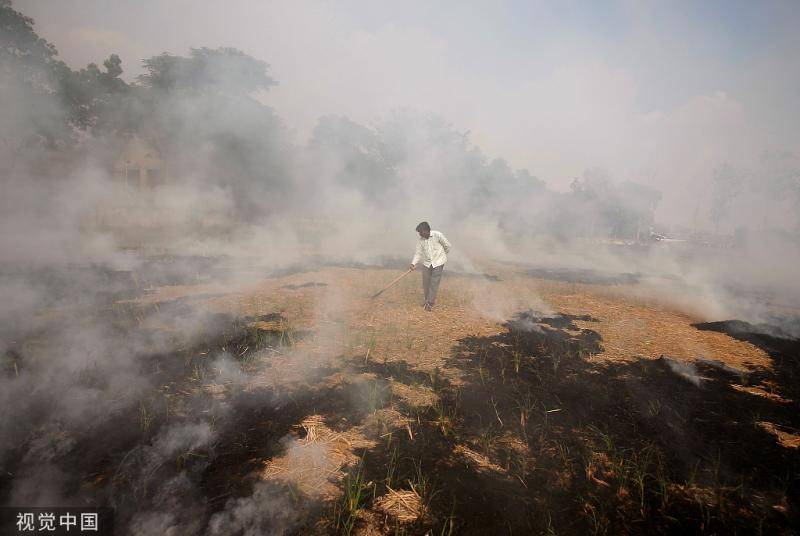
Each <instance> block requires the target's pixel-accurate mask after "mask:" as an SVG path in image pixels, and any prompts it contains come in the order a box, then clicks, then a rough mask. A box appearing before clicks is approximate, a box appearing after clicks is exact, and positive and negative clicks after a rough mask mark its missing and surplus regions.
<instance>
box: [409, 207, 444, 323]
mask: <svg viewBox="0 0 800 536" xmlns="http://www.w3.org/2000/svg"><path fill="white" fill-rule="evenodd" d="M417 232H418V233H419V240H418V241H417V249H416V251H415V252H414V258H413V259H412V260H411V269H412V270H415V269H416V268H417V264H419V262H420V261H422V290H423V291H424V293H425V305H423V307H424V308H425V310H426V311H430V310H432V309H433V306H434V304H435V303H436V293H437V292H438V291H439V282H440V281H441V280H442V272H443V271H444V263H445V262H447V253H448V252H449V251H450V242H448V241H447V239H446V238H445V237H444V235H443V234H442V233H440V232H439V231H431V226H430V225H428V222H426V221H424V222H422V223H420V224H419V225H417Z"/></svg>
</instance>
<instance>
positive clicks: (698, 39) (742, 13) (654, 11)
mask: <svg viewBox="0 0 800 536" xmlns="http://www.w3.org/2000/svg"><path fill="white" fill-rule="evenodd" d="M15 5H17V7H18V8H19V9H20V10H21V11H23V12H25V13H26V14H29V15H31V16H33V17H34V18H35V19H36V21H37V28H38V29H39V31H40V34H41V35H43V36H46V37H47V38H48V39H49V40H51V41H52V42H54V43H56V45H57V46H58V49H59V52H60V54H61V57H62V58H64V59H65V60H66V61H67V62H68V63H69V64H70V65H71V66H72V67H73V68H76V67H79V66H82V65H85V64H87V63H89V62H100V61H102V59H104V58H105V57H106V56H107V55H108V54H109V53H111V52H114V53H117V54H119V55H120V57H121V58H122V60H123V66H124V68H125V70H126V75H125V77H126V78H127V79H128V80H131V79H132V78H133V77H134V76H135V75H138V74H140V73H141V72H142V71H141V64H140V61H141V59H142V58H145V57H149V56H154V55H156V54H159V53H161V52H163V51H169V52H172V53H174V54H185V53H186V51H187V50H188V49H189V48H190V47H197V46H209V47H212V48H213V47H218V46H233V47H236V48H240V49H242V50H243V51H245V52H246V53H248V54H250V55H252V56H254V57H256V58H258V59H263V60H266V61H268V62H269V63H270V64H271V65H272V74H273V76H275V77H276V78H277V79H278V81H279V84H278V85H277V86H276V87H274V88H272V89H271V90H270V91H269V92H268V93H267V94H264V95H262V96H261V97H260V98H261V100H263V101H264V102H266V103H268V104H269V105H270V106H272V107H274V108H275V109H276V111H277V113H278V114H279V115H280V116H281V117H282V118H284V120H285V121H286V123H287V126H288V127H289V129H290V130H291V131H293V133H294V136H295V139H296V140H297V141H299V142H301V143H302V142H303V141H304V140H305V139H307V137H308V136H309V135H310V134H311V132H312V131H313V129H314V128H315V125H316V123H317V120H318V118H319V117H321V116H325V115H329V114H337V115H345V116H347V117H349V118H350V119H352V120H353V121H356V122H358V123H361V124H369V123H371V122H372V121H374V120H376V119H379V118H381V117H384V116H385V115H386V114H387V112H388V111H390V110H393V109H398V108H412V109H417V110H422V111H433V112H435V113H437V114H439V115H441V116H443V117H444V118H445V119H446V120H447V121H449V122H450V123H452V124H454V125H455V126H456V127H457V128H458V129H463V130H469V131H470V132H471V138H472V140H473V141H474V142H475V143H476V144H477V145H479V146H480V147H482V148H483V149H484V150H485V151H486V152H487V154H490V155H492V156H493V157H494V156H496V157H503V158H506V159H508V161H509V162H511V164H512V165H513V166H514V167H525V168H527V169H528V170H530V171H531V173H533V174H534V175H536V176H538V177H540V178H541V179H543V180H545V181H546V182H547V183H548V185H550V186H551V187H552V188H554V189H556V190H561V191H564V190H566V189H567V188H568V187H569V184H570V182H571V180H572V178H573V177H575V176H579V175H581V174H582V173H583V171H584V170H585V169H587V168H592V167H601V168H604V169H607V170H608V171H609V172H610V173H611V174H612V176H614V177H616V178H617V179H618V180H634V181H637V182H644V183H645V184H647V185H649V186H652V187H655V188H657V189H659V190H660V191H662V192H663V194H664V197H663V200H662V203H661V204H660V206H659V207H658V213H657V215H658V217H659V219H660V220H661V221H664V222H670V223H672V222H679V223H684V224H690V223H692V222H693V221H694V220H693V218H695V211H697V209H698V207H699V212H701V213H703V212H704V208H705V206H707V203H708V200H709V198H710V196H711V195H712V191H711V190H712V188H711V177H712V175H713V170H714V169H715V168H716V167H717V166H719V165H721V164H723V163H726V162H727V163H730V164H732V165H734V166H744V167H746V168H749V169H753V168H755V167H757V162H758V160H759V158H760V157H761V155H762V153H764V152H765V151H766V152H770V153H777V154H780V153H783V152H786V151H789V152H794V153H795V155H797V154H798V152H800V127H799V126H798V124H800V123H798V121H797V120H796V119H797V117H800V104H798V100H797V93H798V84H800V63H799V61H800V60H798V58H797V55H796V54H795V53H794V51H796V50H797V49H798V48H800V43H799V42H798V36H797V33H796V32H795V31H794V29H795V28H796V26H797V22H798V20H800V13H799V12H798V11H799V10H800V8H799V7H798V5H797V3H796V2H790V1H787V2H769V3H766V4H764V3H759V4H754V3H750V2H734V3H731V2H704V3H702V4H701V5H698V4H697V3H695V2H683V3H680V4H671V5H669V6H666V5H664V6H659V5H657V4H653V3H635V2H624V1H619V2H607V3H591V4H586V3H581V2H566V3H564V2H558V3H547V2H505V3H502V4H501V5H497V4H496V3H493V2H441V3H436V4H435V5H430V4H429V3H426V2H404V3H403V4H402V6H400V5H398V4H394V3H384V2H347V3H341V2H337V3H335V4H332V3H327V2H268V3H264V2H250V1H241V0H240V1H236V2H227V3H225V4H224V6H223V5H221V4H218V3H215V2H186V1H176V2H169V3H168V4H166V5H165V4H163V3H161V2H137V3H135V4H128V3H123V2H117V3H114V4H112V5H108V3H106V2H100V1H81V2H68V3H62V4H61V7H62V9H53V5H52V3H50V2H43V1H37V0H27V1H22V2H18V3H17V4H15ZM67 6H69V8H68V9H67ZM795 165H796V162H795ZM753 170H754V171H755V169H753ZM705 223H708V222H707V221H706V222H705Z"/></svg>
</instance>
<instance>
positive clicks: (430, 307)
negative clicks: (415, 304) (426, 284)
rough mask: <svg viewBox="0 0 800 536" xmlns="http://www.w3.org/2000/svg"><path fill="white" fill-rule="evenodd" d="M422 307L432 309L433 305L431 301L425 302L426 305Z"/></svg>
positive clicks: (427, 309)
mask: <svg viewBox="0 0 800 536" xmlns="http://www.w3.org/2000/svg"><path fill="white" fill-rule="evenodd" d="M422 308H423V309H425V310H426V311H430V310H432V309H433V306H432V305H431V304H430V303H428V302H425V305H423V306H422Z"/></svg>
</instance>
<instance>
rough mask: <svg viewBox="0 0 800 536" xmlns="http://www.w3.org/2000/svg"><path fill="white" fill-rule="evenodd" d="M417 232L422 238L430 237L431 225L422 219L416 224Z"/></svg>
mask: <svg viewBox="0 0 800 536" xmlns="http://www.w3.org/2000/svg"><path fill="white" fill-rule="evenodd" d="M417 232H418V233H419V236H421V237H422V238H430V237H431V226H430V225H428V222H426V221H423V222H421V223H420V224H419V225H417Z"/></svg>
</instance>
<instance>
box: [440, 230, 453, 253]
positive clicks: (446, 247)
mask: <svg viewBox="0 0 800 536" xmlns="http://www.w3.org/2000/svg"><path fill="white" fill-rule="evenodd" d="M439 243H440V244H441V245H442V247H443V248H444V252H445V253H450V247H451V246H450V242H448V241H447V238H445V236H444V234H443V233H439Z"/></svg>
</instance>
